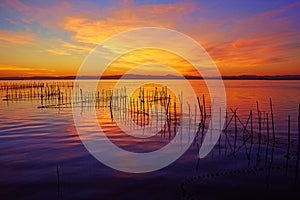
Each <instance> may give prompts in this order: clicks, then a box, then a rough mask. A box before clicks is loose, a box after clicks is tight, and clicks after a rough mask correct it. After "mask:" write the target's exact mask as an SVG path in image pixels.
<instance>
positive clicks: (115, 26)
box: [64, 4, 195, 44]
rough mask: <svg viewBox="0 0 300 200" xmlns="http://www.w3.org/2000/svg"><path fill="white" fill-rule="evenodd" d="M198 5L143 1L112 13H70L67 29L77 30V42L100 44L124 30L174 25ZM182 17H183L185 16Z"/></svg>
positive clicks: (74, 38)
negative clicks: (98, 16) (97, 16)
mask: <svg viewBox="0 0 300 200" xmlns="http://www.w3.org/2000/svg"><path fill="white" fill-rule="evenodd" d="M193 9H195V7H193V6H192V4H160V5H143V6H138V7H125V8H119V9H110V11H111V13H110V14H109V17H106V18H104V19H89V18H87V17H82V16H66V17H65V20H64V29H65V30H67V31H70V32H72V33H74V35H73V36H72V39H73V40H75V41H77V42H83V43H90V44H99V43H100V42H101V41H103V40H104V39H106V38H108V37H110V36H113V35H115V34H117V33H120V32H122V31H126V30H130V29H133V28H139V27H149V26H156V27H166V28H174V27H176V24H178V23H179V21H181V20H183V17H184V16H185V14H187V13H189V12H191V11H192V10H193ZM181 17H182V18H181Z"/></svg>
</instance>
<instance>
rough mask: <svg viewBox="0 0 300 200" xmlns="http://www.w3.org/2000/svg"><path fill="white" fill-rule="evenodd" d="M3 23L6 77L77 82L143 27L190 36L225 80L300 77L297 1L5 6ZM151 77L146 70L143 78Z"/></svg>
mask: <svg viewBox="0 0 300 200" xmlns="http://www.w3.org/2000/svg"><path fill="white" fill-rule="evenodd" d="M0 16H1V22H0V25H1V29H0V52H1V60H0V76H1V77H5V76H68V75H76V72H77V70H78V68H79V66H80V65H81V63H82V62H83V60H84V58H85V57H86V56H87V54H88V53H89V52H90V51H91V50H92V49H93V48H94V47H96V45H97V44H99V43H100V42H102V41H104V40H105V39H106V38H109V37H110V36H112V35H114V34H117V33H119V32H121V31H126V30H130V29H133V28H141V27H165V28H170V29H174V30H177V31H179V32H182V33H184V34H186V35H188V36H190V37H191V38H193V39H194V40H196V41H197V42H198V43H199V44H201V45H202V46H203V47H204V48H205V49H206V50H207V52H208V53H209V54H210V56H211V57H212V59H213V60H214V61H215V63H216V65H217V66H218V68H219V70H220V72H221V74H222V75H224V76H226V75H242V74H246V75H247V74H248V75H250V74H256V75H288V74H300V57H299V55H300V20H299V19H300V2H299V1H295V0H294V1H292V0H274V1H260V0H245V1H234V0H228V1H222V0H216V1H170V0H169V1H168V0H163V1H111V0H107V1H105V0H104V1H79V0H78V1H33V0H29V1H19V0H10V1H9V0H7V1H1V2H0ZM129 58H130V56H129ZM163 58H164V56H161V57H160V59H163ZM158 60H159V58H158ZM174 60H176V59H174ZM126 62H130V59H129V60H126ZM126 62H124V63H123V65H124V66H125V65H126ZM174 62H175V61H174ZM181 68H182V71H181V72H182V73H183V74H185V75H193V74H192V73H193V72H192V71H190V70H187V69H184V67H181ZM118 69H121V70H119V71H118V72H112V74H113V73H122V63H119V65H118ZM152 71H153V68H151V67H149V68H148V69H147V68H145V67H144V68H143V73H145V74H152ZM155 71H157V70H155ZM165 73H166V74H167V72H165Z"/></svg>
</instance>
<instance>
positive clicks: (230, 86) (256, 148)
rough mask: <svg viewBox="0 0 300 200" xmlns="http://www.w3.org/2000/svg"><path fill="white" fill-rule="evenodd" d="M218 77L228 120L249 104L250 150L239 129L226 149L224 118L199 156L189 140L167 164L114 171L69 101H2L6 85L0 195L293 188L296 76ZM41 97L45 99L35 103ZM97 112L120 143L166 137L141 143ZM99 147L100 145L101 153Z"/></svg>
mask: <svg viewBox="0 0 300 200" xmlns="http://www.w3.org/2000/svg"><path fill="white" fill-rule="evenodd" d="M14 82H16V81H14ZM27 82H28V81H27ZM46 82H47V81H46ZM48 82H51V81H48ZM52 82H53V81H52ZM65 82H69V81H65ZM127 82H128V84H127V87H128V88H130V87H134V86H135V83H136V81H134V80H127ZM170 82H171V84H172V85H173V86H175V87H179V88H180V87H183V86H182V85H181V84H180V81H170ZM2 83H3V82H2ZM114 83H115V81H114V80H106V81H104V82H103V83H102V85H101V86H100V87H103V88H111V87H113V84H114ZM190 83H191V85H192V86H193V87H194V90H195V91H196V93H197V95H198V96H201V95H202V94H205V96H206V98H207V105H208V107H209V105H211V104H212V101H211V100H210V99H209V95H208V93H207V89H206V88H205V84H204V82H203V81H191V82H190ZM224 84H225V88H226V93H227V111H228V119H230V117H231V116H232V112H231V110H230V109H235V108H238V109H237V115H238V116H239V119H240V120H241V121H242V122H243V124H246V121H247V119H248V116H249V113H250V110H252V111H253V121H254V122H253V123H254V125H253V127H254V132H255V134H256V136H255V137H254V139H253V145H252V147H251V148H252V154H250V156H247V155H249V154H248V153H249V150H250V145H249V141H250V140H247V142H245V141H243V139H242V138H241V135H238V139H237V141H236V143H237V145H236V146H237V147H236V149H238V150H236V152H235V153H233V143H234V134H233V130H234V124H230V126H229V127H228V133H227V135H225V134H224V135H221V140H220V143H218V144H217V145H216V146H215V148H214V150H213V151H212V152H211V153H210V154H209V155H208V156H207V157H206V158H204V159H202V160H200V161H199V160H198V159H197V145H195V144H196V143H195V144H193V145H192V146H191V147H190V148H189V149H188V151H187V152H186V153H185V154H184V155H183V156H182V157H181V158H180V159H178V160H177V161H176V162H174V163H173V164H171V165H169V166H168V167H166V168H164V169H161V170H159V171H155V172H151V173H145V174H129V173H124V172H119V171H116V170H113V169H110V168H108V167H106V166H105V165H103V164H101V163H100V162H98V161H97V160H96V159H95V158H94V157H93V156H91V155H90V154H89V152H88V151H87V150H86V149H85V147H84V145H83V144H82V142H81V140H80V138H79V136H78V134H77V132H76V128H75V125H74V121H73V115H72V109H71V108H70V107H68V106H62V107H61V108H42V109H38V108H37V107H38V106H41V101H40V100H38V99H30V100H29V99H26V100H13V101H2V99H4V98H5V95H6V91H5V90H2V91H1V94H0V96H1V101H0V152H1V153H0V186H1V187H0V196H1V199H2V197H3V199H11V198H19V199H56V198H61V199H82V198H86V199H187V198H190V197H193V198H195V199H214V198H217V197H230V198H244V199H247V198H255V199H257V198H258V199H260V198H265V197H272V196H275V197H278V196H280V195H282V196H284V197H287V196H290V197H291V196H292V195H296V194H297V193H298V192H297V191H298V190H299V184H300V182H299V180H298V160H299V157H297V151H298V112H299V111H298V108H299V102H300V81H271V80H268V81H263V80H251V81H248V80H247V81H246V80H245V81H240V80H225V81H224ZM0 85H1V84H0ZM182 89H183V90H184V88H182ZM67 92H70V91H67ZM67 92H66V93H65V94H67ZM270 98H272V102H273V110H274V124H275V133H276V141H277V143H276V145H274V146H272V145H271V143H270V142H267V132H266V123H267V122H266V121H267V119H266V113H268V114H269V116H270ZM256 102H258V105H259V110H260V111H261V123H262V127H263V128H262V129H263V130H262V131H261V132H262V136H261V139H260V142H258V137H257V133H258V131H259V125H258V119H257V103H256ZM44 104H47V102H43V105H44ZM88 112H89V109H88V108H87V109H85V110H84V113H88ZM97 112H98V114H100V118H99V120H100V121H101V123H102V124H101V126H102V128H103V129H104V130H105V131H106V132H107V133H108V134H109V135H110V138H111V139H112V140H113V141H116V143H117V144H118V145H120V146H122V147H123V148H125V149H126V148H127V147H128V149H130V150H132V151H135V150H136V151H140V150H147V149H153V148H154V149H155V148H157V147H159V145H161V144H163V145H165V144H167V143H168V142H169V138H168V137H165V136H163V135H160V136H159V137H157V138H156V139H155V140H154V142H153V143H151V145H148V146H147V145H145V144H144V143H143V144H141V143H139V141H132V140H129V139H128V137H125V136H124V135H122V134H120V130H119V129H118V128H116V127H115V124H114V123H112V122H111V120H110V117H109V116H108V115H107V113H108V112H109V111H108V108H106V107H104V108H99V109H97ZM103 113H106V114H103ZM101 114H102V115H101ZM288 115H290V119H291V122H290V132H291V144H290V155H289V156H288V158H287V156H285V155H286V154H287V143H288V142H287V132H288ZM101 116H102V117H101ZM269 120H271V119H269ZM270 127H271V125H270ZM85 128H86V132H87V134H89V133H92V132H93V131H94V130H92V129H91V127H90V124H89V121H88V120H87V121H86V124H85ZM238 128H239V130H240V129H242V128H243V127H241V125H240V124H239V125H238ZM247 128H249V126H248V127H247ZM227 137H228V138H227ZM270 137H271V133H270ZM199 138H200V136H199ZM245 143H247V144H246V145H245ZM247 145H248V146H247ZM272 147H273V148H272ZM105 151H106V149H103V153H105ZM56 166H58V167H59V174H60V186H59V191H58V187H57V171H56ZM237 188H239V190H238V191H237ZM245 194H247V196H245Z"/></svg>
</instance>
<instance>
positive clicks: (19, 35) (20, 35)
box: [0, 30, 36, 45]
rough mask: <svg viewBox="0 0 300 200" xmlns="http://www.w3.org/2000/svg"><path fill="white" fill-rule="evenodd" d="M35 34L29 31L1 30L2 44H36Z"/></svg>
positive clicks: (0, 39) (0, 38)
mask: <svg viewBox="0 0 300 200" xmlns="http://www.w3.org/2000/svg"><path fill="white" fill-rule="evenodd" d="M35 40H36V38H35V35H33V34H31V33H27V32H15V31H10V30H0V41H1V44H2V45H5V44H6V43H12V44H17V45H35Z"/></svg>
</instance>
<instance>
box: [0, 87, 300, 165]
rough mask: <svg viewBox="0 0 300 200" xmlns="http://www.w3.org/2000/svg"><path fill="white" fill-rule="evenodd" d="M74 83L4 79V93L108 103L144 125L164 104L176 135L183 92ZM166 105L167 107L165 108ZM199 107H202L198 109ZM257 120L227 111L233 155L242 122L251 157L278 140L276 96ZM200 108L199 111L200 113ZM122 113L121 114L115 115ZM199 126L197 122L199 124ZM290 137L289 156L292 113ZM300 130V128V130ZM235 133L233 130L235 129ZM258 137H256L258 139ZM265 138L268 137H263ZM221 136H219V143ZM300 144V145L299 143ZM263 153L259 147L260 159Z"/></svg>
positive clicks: (49, 101)
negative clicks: (255, 148) (92, 87)
mask: <svg viewBox="0 0 300 200" xmlns="http://www.w3.org/2000/svg"><path fill="white" fill-rule="evenodd" d="M73 87H74V85H73V83H72V82H45V83H44V82H1V84H0V89H1V90H2V94H4V99H3V100H7V101H8V100H11V101H18V100H28V99H31V100H32V99H38V100H40V101H41V104H42V105H41V106H39V108H50V107H68V106H69V107H70V106H72V105H71V103H72V100H73V103H75V104H78V105H81V107H92V106H95V107H96V108H102V107H107V108H109V112H110V116H111V118H112V119H113V118H118V120H123V121H125V122H126V120H131V119H132V121H134V122H135V124H136V125H138V126H144V125H147V124H149V122H150V111H151V109H153V107H154V108H156V107H155V106H153V105H156V104H160V105H161V106H160V109H161V110H160V111H159V110H156V113H158V112H160V113H163V112H164V113H165V117H166V120H165V121H161V122H162V123H163V124H160V125H159V127H160V128H161V127H163V133H164V135H165V133H166V132H167V133H169V136H170V137H171V135H172V134H171V132H173V133H174V134H173V135H175V134H176V132H177V130H178V127H177V126H179V122H180V117H182V115H183V114H184V113H182V106H183V103H184V102H183V101H182V94H180V95H178V96H179V98H178V99H177V98H176V97H175V96H172V95H171V94H170V93H168V88H167V87H161V88H157V87H155V88H152V89H148V88H147V89H145V88H142V87H141V88H139V91H138V94H137V95H135V96H133V97H128V96H127V92H126V88H121V89H119V90H111V89H99V90H98V91H96V92H89V91H83V90H82V89H80V88H79V86H78V85H77V86H75V87H76V88H77V90H76V92H75V93H74V92H73ZM197 100H198V105H194V112H191V110H192V109H191V105H188V113H186V116H185V117H188V121H193V123H194V125H195V124H197V129H196V130H193V131H194V133H195V134H196V137H198V135H199V134H201V140H200V145H201V143H202V141H203V138H204V134H205V127H207V125H208V124H207V123H206V121H207V120H206V119H207V115H209V114H210V112H211V110H212V108H211V106H208V107H209V110H207V106H206V101H205V96H204V94H203V95H202V97H201V98H200V97H197ZM162 109H164V110H162ZM197 110H198V111H197ZM256 111H257V118H256V120H257V123H258V130H257V131H256V132H254V130H253V112H252V110H251V111H250V113H249V116H248V118H247V120H246V122H243V121H242V120H241V118H240V117H239V116H238V114H237V109H234V110H233V109H231V112H232V116H231V117H228V114H226V123H225V126H224V128H223V131H222V135H221V137H225V141H226V142H225V147H227V145H228V146H229V147H230V148H231V145H229V144H228V138H229V137H228V136H229V135H228V130H229V129H232V128H233V130H234V144H233V150H232V152H233V155H234V156H235V153H236V152H237V151H238V150H239V149H240V147H237V139H238V135H240V133H239V131H238V125H239V126H241V127H242V130H240V132H242V140H243V146H246V143H247V141H249V140H250V143H251V146H250V147H249V149H247V153H248V154H249V156H248V157H250V154H251V151H252V144H253V143H254V142H257V143H258V145H259V146H258V147H259V148H258V149H259V150H260V146H261V144H262V142H264V143H265V144H266V145H267V148H268V147H269V145H270V143H276V137H275V126H274V113H273V105H272V100H271V99H270V111H269V112H264V113H265V115H262V113H263V111H262V110H260V108H259V104H258V102H257V108H256ZM197 112H199V114H198V115H197ZM114 115H118V116H114ZM263 120H264V121H266V123H264V124H266V126H265V127H264V128H265V129H266V130H265V133H266V134H265V135H263V133H262V132H263V130H262V129H263V126H262V124H263V123H262V122H263ZM195 127H196V126H195ZM288 127H289V128H288V131H287V134H288V138H287V150H288V152H287V157H289V154H290V150H291V137H290V135H291V133H290V132H291V131H290V116H288ZM298 132H299V130H298ZM231 133H232V131H231ZM254 139H256V141H254ZM263 139H264V140H263ZM220 141H221V139H220V140H219V145H221V144H220ZM298 148H300V147H298ZM259 155H260V153H259V151H258V156H257V157H258V159H259V157H260V156H259Z"/></svg>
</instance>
